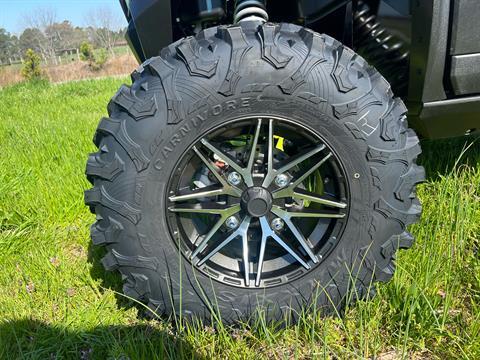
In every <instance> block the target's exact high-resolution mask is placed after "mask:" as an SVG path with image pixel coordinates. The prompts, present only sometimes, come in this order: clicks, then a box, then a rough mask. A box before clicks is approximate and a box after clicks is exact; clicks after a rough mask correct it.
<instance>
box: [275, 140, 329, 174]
mask: <svg viewBox="0 0 480 360" xmlns="http://www.w3.org/2000/svg"><path fill="white" fill-rule="evenodd" d="M323 149H325V145H323V144H322V145H318V146H316V147H315V148H313V149H310V150H306V151H304V152H303V153H301V154H298V155H296V156H294V157H292V158H290V159H289V160H288V162H287V163H286V164H285V165H283V166H281V167H280V168H279V169H278V170H276V171H277V173H279V174H281V173H284V172H287V171H289V170H291V169H292V168H294V167H295V166H297V165H298V164H300V163H302V162H304V161H305V160H307V159H308V158H310V157H312V156H313V155H315V154H316V153H318V152H320V151H322V150H323Z"/></svg>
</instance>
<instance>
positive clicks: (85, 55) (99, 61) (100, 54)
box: [80, 41, 108, 71]
mask: <svg viewBox="0 0 480 360" xmlns="http://www.w3.org/2000/svg"><path fill="white" fill-rule="evenodd" d="M80 58H81V59H82V60H83V61H87V62H88V66H89V67H90V69H92V70H94V71H98V70H101V69H102V68H103V66H104V65H105V63H106V62H107V60H108V54H107V51H106V50H105V49H98V50H94V49H93V46H92V45H91V44H90V43H88V42H86V41H84V42H83V43H82V45H80Z"/></svg>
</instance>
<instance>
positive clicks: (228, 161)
mask: <svg viewBox="0 0 480 360" xmlns="http://www.w3.org/2000/svg"><path fill="white" fill-rule="evenodd" d="M200 141H201V142H202V144H203V145H204V146H206V147H207V148H208V149H209V150H211V151H212V152H213V153H214V154H215V155H217V156H218V157H219V158H220V159H222V161H224V162H225V163H226V164H227V165H228V166H230V167H231V168H232V169H234V170H235V171H237V172H238V173H239V174H240V175H242V177H243V180H244V181H245V184H247V186H253V177H252V174H251V172H249V171H248V169H247V168H243V167H241V166H240V165H239V164H238V163H237V162H236V161H235V160H234V159H232V157H231V156H230V155H228V154H225V153H224V152H223V151H222V150H220V149H219V148H217V147H216V146H215V145H213V144H211V143H210V142H209V141H208V140H207V139H202V140H200Z"/></svg>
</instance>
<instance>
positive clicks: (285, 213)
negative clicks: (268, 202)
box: [272, 206, 318, 263]
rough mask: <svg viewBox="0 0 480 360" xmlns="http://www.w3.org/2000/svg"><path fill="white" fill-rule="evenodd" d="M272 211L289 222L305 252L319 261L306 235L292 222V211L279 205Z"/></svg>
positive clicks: (313, 259) (288, 224) (286, 222)
mask: <svg viewBox="0 0 480 360" xmlns="http://www.w3.org/2000/svg"><path fill="white" fill-rule="evenodd" d="M272 212H273V213H274V214H275V215H277V216H278V217H280V218H281V219H282V220H283V221H285V224H287V226H288V227H289V229H290V231H291V232H292V234H293V235H294V236H295V238H296V239H297V241H298V242H299V243H300V245H301V246H302V248H303V250H305V252H306V253H307V254H308V256H310V258H311V259H312V261H313V262H314V263H317V262H318V258H317V257H316V256H315V254H314V253H313V251H312V248H311V247H310V246H309V245H308V244H307V240H306V239H305V237H304V236H303V235H302V233H301V232H300V231H298V229H297V227H296V226H295V224H294V223H293V222H292V220H291V218H290V213H289V212H288V211H285V210H283V209H281V208H280V207H278V206H274V207H272Z"/></svg>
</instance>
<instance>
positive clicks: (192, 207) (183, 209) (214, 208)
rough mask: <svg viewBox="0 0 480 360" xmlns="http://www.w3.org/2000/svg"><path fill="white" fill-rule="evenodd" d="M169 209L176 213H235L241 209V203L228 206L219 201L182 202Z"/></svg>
mask: <svg viewBox="0 0 480 360" xmlns="http://www.w3.org/2000/svg"><path fill="white" fill-rule="evenodd" d="M168 210H170V211H171V212H176V213H196V214H213V215H223V214H227V213H228V214H231V215H233V214H235V213H237V212H239V211H240V205H238V204H237V205H233V206H226V205H221V204H217V203H214V202H212V203H201V204H180V205H177V206H175V207H171V208H169V209H168Z"/></svg>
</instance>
